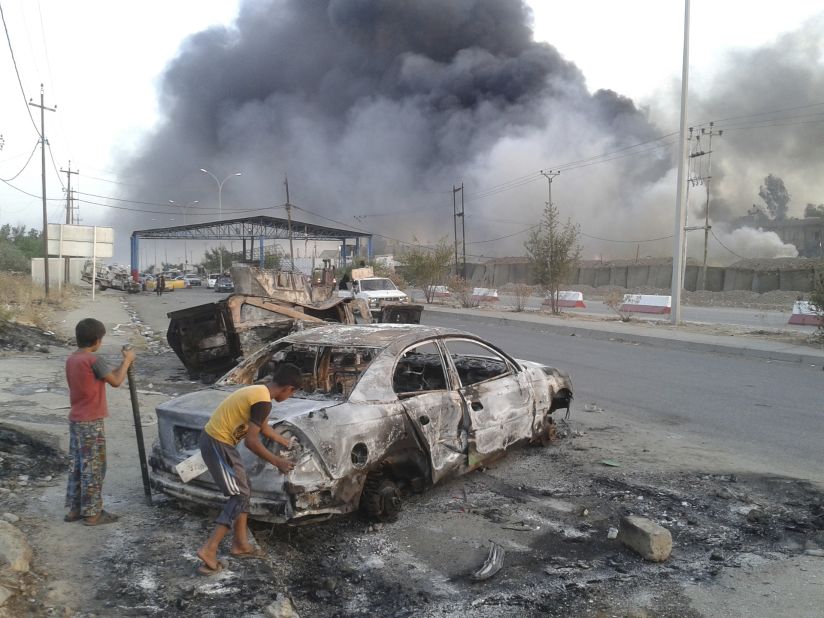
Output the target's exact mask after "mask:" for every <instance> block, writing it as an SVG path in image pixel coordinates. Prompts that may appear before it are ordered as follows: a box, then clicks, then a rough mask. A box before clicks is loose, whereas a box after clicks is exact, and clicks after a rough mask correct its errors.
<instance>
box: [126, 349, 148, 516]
mask: <svg viewBox="0 0 824 618" xmlns="http://www.w3.org/2000/svg"><path fill="white" fill-rule="evenodd" d="M123 349H124V350H131V349H132V346H131V345H130V344H128V343H127V344H126V345H124V346H123ZM126 375H127V376H128V378H129V395H131V397H132V415H133V416H134V433H135V437H136V438H137V454H138V456H139V457H140V473H141V474H142V475H143V492H144V493H145V494H146V504H148V505H149V506H152V489H151V487H150V486H149V466H148V464H147V463H146V448H145V446H144V445H143V425H141V423H140V404H139V403H138V402H137V382H135V379H134V365H129V369H128V371H127V372H126Z"/></svg>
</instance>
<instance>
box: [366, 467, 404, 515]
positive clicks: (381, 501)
mask: <svg viewBox="0 0 824 618" xmlns="http://www.w3.org/2000/svg"><path fill="white" fill-rule="evenodd" d="M360 508H361V512H362V513H363V514H364V515H365V516H366V517H367V518H369V519H372V520H376V521H395V520H396V519H397V518H398V515H399V513H400V510H401V492H400V490H399V489H398V486H397V485H396V484H395V482H394V481H392V480H391V479H388V478H386V477H385V476H383V475H382V474H370V475H369V476H368V477H366V482H365V483H364V485H363V493H362V494H361V499H360Z"/></svg>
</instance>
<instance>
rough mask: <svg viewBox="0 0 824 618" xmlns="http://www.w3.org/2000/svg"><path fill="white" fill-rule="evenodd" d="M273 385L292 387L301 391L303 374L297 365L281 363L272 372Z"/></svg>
mask: <svg viewBox="0 0 824 618" xmlns="http://www.w3.org/2000/svg"><path fill="white" fill-rule="evenodd" d="M272 383H273V384H277V385H278V386H292V387H294V389H295V390H298V391H299V390H300V389H302V388H303V372H301V370H300V368H299V367H297V365H293V364H292V363H281V364H280V365H278V366H277V367H275V368H274V370H273V371H272Z"/></svg>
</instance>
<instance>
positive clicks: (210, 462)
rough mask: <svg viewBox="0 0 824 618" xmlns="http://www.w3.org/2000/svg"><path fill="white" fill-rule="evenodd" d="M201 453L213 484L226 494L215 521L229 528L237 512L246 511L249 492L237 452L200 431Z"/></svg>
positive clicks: (247, 509) (247, 482) (244, 470)
mask: <svg viewBox="0 0 824 618" xmlns="http://www.w3.org/2000/svg"><path fill="white" fill-rule="evenodd" d="M200 454H201V455H202V456H203V461H204V463H205V464H206V467H207V468H209V473H210V474H211V475H212V478H213V479H214V481H215V484H216V485H217V486H218V487H220V490H221V491H222V492H223V495H224V496H228V497H229V500H228V501H227V502H226V505H225V506H224V507H223V511H222V512H221V513H220V515H219V516H218V517H217V519H215V522H216V523H218V524H222V525H224V526H228V527H231V526H232V523H233V522H234V521H235V519H236V518H237V516H238V515H240V514H241V513H248V512H249V497H250V495H251V493H252V490H251V487H249V478H248V477H247V476H246V468H245V467H244V466H243V461H241V459H240V453H238V452H237V449H236V448H235V447H234V446H232V445H230V444H226V443H225V442H221V441H219V440H215V439H214V438H213V437H212V436H210V435H209V434H208V433H206V432H205V431H204V432H202V433H201V434H200Z"/></svg>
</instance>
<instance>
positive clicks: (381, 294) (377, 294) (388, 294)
mask: <svg viewBox="0 0 824 618" xmlns="http://www.w3.org/2000/svg"><path fill="white" fill-rule="evenodd" d="M361 294H365V295H366V296H368V297H369V298H404V297H405V296H406V294H404V293H403V292H401V291H400V290H374V291H372V290H364V291H363V292H361Z"/></svg>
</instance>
